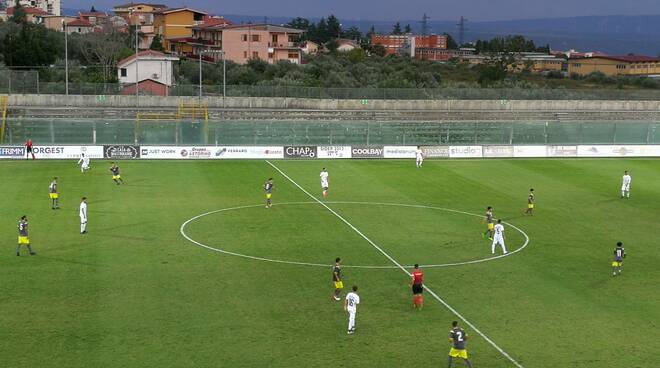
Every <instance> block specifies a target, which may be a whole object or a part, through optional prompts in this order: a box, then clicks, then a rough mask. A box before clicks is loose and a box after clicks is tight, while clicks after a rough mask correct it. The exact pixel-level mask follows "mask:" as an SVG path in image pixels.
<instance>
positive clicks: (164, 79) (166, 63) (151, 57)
mask: <svg viewBox="0 0 660 368" xmlns="http://www.w3.org/2000/svg"><path fill="white" fill-rule="evenodd" d="M178 60H179V58H178V57H174V56H170V55H165V54H163V53H162V52H158V51H153V50H145V51H140V52H139V53H138V65H137V72H138V76H137V77H138V82H142V81H145V80H151V81H154V82H157V83H160V84H163V85H165V86H168V87H171V86H172V84H173V83H174V71H173V69H172V62H173V61H178ZM135 61H136V59H135V55H132V56H130V57H127V58H126V59H124V60H121V61H120V62H119V63H118V64H117V73H118V77H119V82H120V83H122V84H131V83H133V84H134V83H135V68H136V62H135Z"/></svg>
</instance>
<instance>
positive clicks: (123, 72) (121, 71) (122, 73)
mask: <svg viewBox="0 0 660 368" xmlns="http://www.w3.org/2000/svg"><path fill="white" fill-rule="evenodd" d="M119 73H121V74H120V75H121V76H122V77H125V76H127V75H128V73H127V72H126V68H121V69H119Z"/></svg>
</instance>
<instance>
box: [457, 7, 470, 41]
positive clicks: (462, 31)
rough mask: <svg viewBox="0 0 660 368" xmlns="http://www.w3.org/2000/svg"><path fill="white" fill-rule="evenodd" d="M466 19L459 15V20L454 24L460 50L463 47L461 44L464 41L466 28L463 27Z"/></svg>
mask: <svg viewBox="0 0 660 368" xmlns="http://www.w3.org/2000/svg"><path fill="white" fill-rule="evenodd" d="M467 21H468V19H467V18H465V17H464V16H462V15H461V20H460V21H459V22H458V24H456V25H457V26H458V47H459V48H460V47H461V46H463V42H464V41H465V31H467V28H466V27H465V24H466V23H467Z"/></svg>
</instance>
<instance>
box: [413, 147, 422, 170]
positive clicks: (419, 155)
mask: <svg viewBox="0 0 660 368" xmlns="http://www.w3.org/2000/svg"><path fill="white" fill-rule="evenodd" d="M415 160H416V163H417V168H418V169H419V168H420V167H422V163H424V153H423V152H422V149H421V148H420V147H419V146H417V150H416V151H415Z"/></svg>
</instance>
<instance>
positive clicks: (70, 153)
mask: <svg viewBox="0 0 660 368" xmlns="http://www.w3.org/2000/svg"><path fill="white" fill-rule="evenodd" d="M32 151H33V152H34V155H35V157H36V158H37V159H46V160H49V159H73V158H80V154H81V153H84V154H85V156H87V157H89V158H103V147H101V146H34V147H32Z"/></svg>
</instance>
